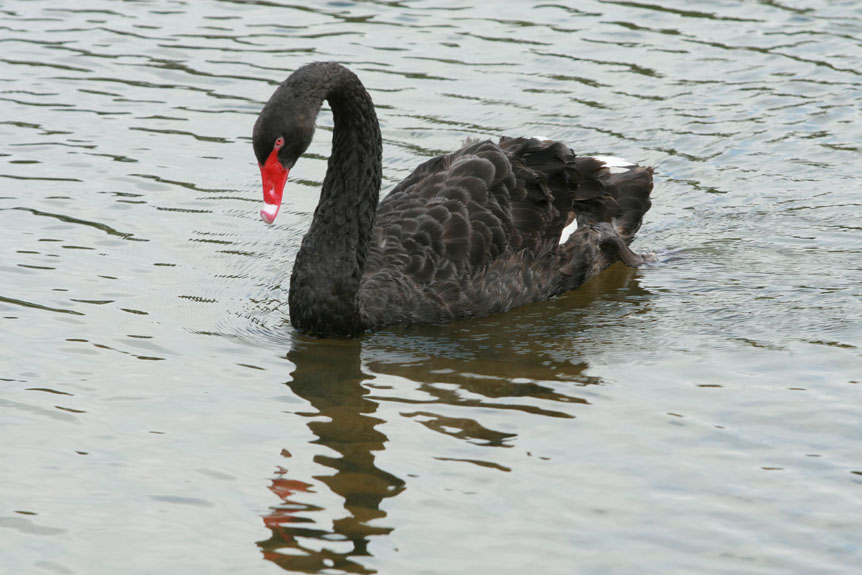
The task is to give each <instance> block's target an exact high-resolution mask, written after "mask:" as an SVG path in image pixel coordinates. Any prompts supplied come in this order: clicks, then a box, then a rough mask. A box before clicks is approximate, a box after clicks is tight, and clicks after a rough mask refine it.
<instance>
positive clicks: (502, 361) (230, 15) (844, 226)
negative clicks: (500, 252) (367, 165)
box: [0, 0, 862, 574]
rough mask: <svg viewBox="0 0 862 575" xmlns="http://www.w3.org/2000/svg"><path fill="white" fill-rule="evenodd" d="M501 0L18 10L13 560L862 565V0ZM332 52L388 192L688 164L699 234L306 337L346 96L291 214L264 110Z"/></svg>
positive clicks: (8, 507)
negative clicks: (295, 273)
mask: <svg viewBox="0 0 862 575" xmlns="http://www.w3.org/2000/svg"><path fill="white" fill-rule="evenodd" d="M476 4H479V6H476V7H464V3H460V2H452V1H448V0H429V1H424V0H423V1H420V0H417V1H413V2H408V1H405V2H379V1H378V2H371V1H369V2H346V1H345V2H335V1H333V2H328V3H306V4H295V5H292V4H279V3H277V2H261V3H244V2H230V1H223V2H216V1H200V2H181V1H167V0H165V1H162V2H116V1H114V2H110V1H98V0H82V1H81V2H78V3H75V8H69V7H68V6H72V4H59V3H56V2H39V1H36V2H23V1H16V0H13V1H11V2H4V3H3V5H2V6H0V112H2V114H0V338H2V347H0V361H2V366H0V390H2V391H0V413H2V416H0V437H2V442H0V457H2V461H3V465H2V466H0V556H2V565H3V567H2V569H0V570H4V572H7V571H6V570H8V572H9V573H87V574H101V573H117V572H124V573H152V572H156V571H157V570H158V571H165V572H172V573H193V572H194V573H203V572H207V573H265V572H266V573H280V572H284V571H287V572H294V573H299V572H308V573H318V572H319V573H373V572H380V573H495V574H496V573H524V572H541V573H574V572H577V573H597V574H598V573H602V574H604V573H694V572H700V573H734V574H735V573H848V572H852V571H853V569H855V568H858V565H859V564H860V561H862V535H860V534H862V513H860V511H862V447H860V446H862V401H860V400H862V397H860V395H862V393H860V392H862V352H860V348H862V321H860V318H862V233H860V232H862V200H860V178H859V177H858V170H859V166H860V142H862V112H860V102H862V78H860V75H862V72H860V70H862V40H860V38H862V8H860V7H859V4H858V3H857V2H855V1H844V2H841V1H830V2H802V1H799V0H782V1H781V2H777V1H767V0H763V1H759V2H755V1H747V2H742V1H739V2H732V1H724V2H712V1H710V2H706V1H701V2H688V1H682V0H671V1H670V2H661V3H660V4H659V3H651V2H641V1H631V2H630V1H616V2H614V1H607V2H596V1H591V0H587V1H584V2H553V1H551V2H541V1H539V2H515V1H512V2H482V3H476ZM62 6H67V7H62ZM319 59H334V60H339V61H342V62H344V63H346V64H347V65H349V66H350V67H351V68H352V69H353V70H355V71H356V72H357V73H358V74H359V75H360V77H361V78H362V79H363V81H364V82H365V83H366V85H367V86H368V88H369V90H370V92H371V94H372V97H373V98H374V100H375V102H376V104H377V106H378V113H379V116H380V120H381V124H382V130H383V134H384V140H385V149H384V163H385V170H386V175H385V186H386V189H388V188H390V187H391V186H392V185H394V183H395V182H397V181H398V180H399V179H400V178H402V177H404V176H405V175H406V174H407V173H408V172H409V171H410V169H411V168H412V166H414V165H416V164H417V163H419V162H420V161H422V160H423V158H425V157H428V156H431V155H434V154H437V153H439V152H443V151H448V150H451V149H454V148H455V147H457V145H458V144H459V142H460V141H461V140H462V139H464V138H465V137H468V136H474V137H485V136H493V137H496V136H499V135H502V134H511V135H518V134H541V135H545V136H548V137H552V138H555V139H560V140H565V141H567V142H569V143H570V144H571V145H572V147H573V148H575V150H576V151H579V152H583V153H610V154H615V155H621V156H624V157H626V158H629V159H631V160H635V161H638V162H641V163H645V164H649V165H653V166H655V168H656V171H657V177H656V183H657V185H656V191H655V193H654V207H653V209H652V211H650V212H649V214H648V215H647V218H646V221H645V224H644V227H643V229H642V232H641V234H640V237H639V239H638V240H637V241H636V243H635V247H636V248H637V249H639V250H641V251H654V252H657V253H659V254H660V255H661V259H662V262H663V263H661V264H660V265H656V266H652V267H649V268H645V269H640V270H631V269H627V268H623V267H621V266H618V267H614V268H611V269H610V270H608V271H607V272H606V273H605V274H603V275H602V276H601V277H599V278H598V279H596V280H595V281H592V282H590V283H588V284H587V285H585V286H584V287H583V288H582V289H580V290H578V291H575V292H572V293H570V294H567V295H566V296H564V297H561V298H559V299H557V300H554V301H551V302H546V303H542V304H536V305H531V306H527V307H524V308H521V309H518V310H515V311H513V312H511V313H508V314H504V315H500V316H496V317H492V318H488V319H485V320H480V321H473V322H463V323H458V324H454V325H450V326H444V327H422V328H413V329H401V330H391V331H385V332H381V333H378V334H374V335H369V336H366V337H364V338H362V339H361V340H359V341H341V342H331V341H314V340H309V339H306V338H303V337H301V336H298V335H296V334H294V333H293V332H292V331H291V329H290V326H289V324H288V321H287V305H286V291H287V283H286V278H287V277H288V273H289V269H290V266H291V265H292V261H293V258H294V256H295V253H296V250H297V247H298V243H299V240H300V238H301V237H302V234H303V233H304V231H305V229H306V228H307V225H308V223H309V219H310V214H311V212H312V210H313V209H314V205H315V203H316V201H317V190H318V188H319V186H320V182H321V181H322V179H323V174H324V171H325V157H326V155H327V153H328V147H329V143H328V132H329V130H330V128H331V117H330V116H328V115H327V114H326V113H324V114H323V115H322V116H321V117H320V119H319V126H320V127H321V129H320V130H318V133H317V140H316V141H315V142H314V144H313V145H312V148H311V150H310V152H311V154H310V156H306V157H305V158H304V159H303V160H301V162H300V163H299V164H298V165H297V167H296V168H295V169H294V170H293V171H292V177H293V176H296V179H295V180H293V181H292V183H290V184H289V185H288V192H287V197H286V202H285V206H284V208H283V210H282V215H281V216H280V218H279V222H278V224H277V225H275V226H272V227H267V226H265V225H264V224H262V223H261V222H260V221H259V220H258V216H257V208H258V202H259V200H260V191H259V181H258V169H257V166H256V165H255V161H254V157H253V154H252V151H251V143H250V133H251V126H252V124H253V122H254V119H255V117H256V114H257V111H258V110H259V109H260V107H261V105H262V104H263V102H264V101H265V100H266V99H267V98H268V97H269V94H270V93H271V91H272V89H273V87H274V86H275V85H276V83H277V82H279V81H280V80H282V79H283V78H284V77H285V76H286V75H287V74H288V73H289V71H291V70H293V69H295V68H297V67H299V66H300V65H302V64H303V63H306V62H309V61H312V60H319ZM280 568H281V569H280Z"/></svg>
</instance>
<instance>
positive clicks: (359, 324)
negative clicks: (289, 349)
mask: <svg viewBox="0 0 862 575" xmlns="http://www.w3.org/2000/svg"><path fill="white" fill-rule="evenodd" d="M311 76H312V77H313V78H315V80H316V81H317V82H319V84H318V86H317V87H318V89H317V90H314V91H313V92H312V93H313V94H314V96H313V97H314V98H317V102H310V105H311V107H313V110H314V112H313V113H315V114H316V111H317V110H318V109H319V108H320V104H321V103H322V100H324V99H325V100H327V101H328V102H329V105H330V108H331V109H332V116H333V121H334V124H335V129H334V132H333V135H332V154H331V155H330V157H329V165H328V168H327V171H326V177H325V178H324V180H323V188H322V190H321V193H320V203H319V204H318V206H317V209H316V210H315V211H314V218H313V220H312V222H311V227H310V228H309V230H308V233H307V234H306V236H305V238H303V240H302V246H301V247H300V250H299V253H298V254H297V257H296V262H295V263H294V266H293V273H292V274H291V278H290V296H289V299H290V318H291V323H292V324H293V326H294V327H296V328H298V329H300V330H303V331H307V332H309V333H311V334H314V335H323V336H336V337H337V336H352V335H357V334H358V333H361V332H362V331H363V330H364V329H365V326H364V323H363V321H362V317H361V314H360V310H359V303H358V300H357V292H358V291H359V283H360V280H361V279H362V272H363V270H364V269H365V258H366V255H367V253H368V242H369V239H370V236H371V231H372V228H373V226H374V217H375V213H376V209H377V201H378V196H379V193H380V179H381V165H382V159H381V151H382V143H381V138H380V126H379V125H378V123H377V115H376V114H375V112H374V104H373V103H372V101H371V97H370V96H369V95H368V92H366V91H365V88H364V87H363V86H362V83H361V82H360V81H359V79H358V78H357V77H356V76H355V75H354V74H353V73H352V72H350V71H348V70H347V69H346V68H343V67H341V66H337V65H326V64H324V65H322V69H321V71H320V72H319V73H318V74H314V75H311ZM312 77H310V78H309V79H308V81H312Z"/></svg>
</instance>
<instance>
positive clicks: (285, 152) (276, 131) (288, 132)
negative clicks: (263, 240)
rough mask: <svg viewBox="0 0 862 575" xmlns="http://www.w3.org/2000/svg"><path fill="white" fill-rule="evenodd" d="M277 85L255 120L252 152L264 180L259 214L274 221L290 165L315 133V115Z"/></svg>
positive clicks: (309, 142) (269, 221)
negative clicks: (261, 207) (309, 112)
mask: <svg viewBox="0 0 862 575" xmlns="http://www.w3.org/2000/svg"><path fill="white" fill-rule="evenodd" d="M283 88H284V85H282V86H280V87H279V88H278V89H277V90H276V91H275V93H274V94H273V95H272V97H271V98H270V99H269V102H267V103H266V105H265V106H264V107H263V110H261V112H260V115H259V116H258V118H257V121H256V122H255V124H254V132H253V134H252V141H253V144H254V155H255V156H256V157H257V163H258V166H259V167H260V177H261V180H262V182H263V203H264V205H263V209H261V211H260V217H261V218H262V219H263V221H265V222H266V223H268V224H271V223H272V222H274V221H275V217H276V216H277V215H278V210H279V208H280V207H281V198H282V195H283V194H284V184H285V183H286V182H287V175H288V173H289V172H290V169H291V168H292V167H293V165H294V164H295V163H296V161H297V160H298V159H299V156H301V155H302V154H303V152H305V150H306V149H307V148H308V146H309V144H311V138H312V136H313V135H314V117H315V116H316V114H313V115H312V114H308V113H307V112H306V111H305V110H303V109H302V106H297V105H296V99H295V98H293V97H292V94H290V93H289V92H286V91H285V90H284V89H283Z"/></svg>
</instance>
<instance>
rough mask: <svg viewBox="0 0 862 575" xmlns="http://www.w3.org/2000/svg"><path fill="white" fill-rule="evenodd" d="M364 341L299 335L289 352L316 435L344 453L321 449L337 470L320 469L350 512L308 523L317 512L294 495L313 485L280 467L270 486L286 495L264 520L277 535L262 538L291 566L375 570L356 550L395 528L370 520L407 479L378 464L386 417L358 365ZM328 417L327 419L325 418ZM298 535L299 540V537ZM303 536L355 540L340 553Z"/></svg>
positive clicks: (269, 553) (268, 553) (296, 388)
mask: <svg viewBox="0 0 862 575" xmlns="http://www.w3.org/2000/svg"><path fill="white" fill-rule="evenodd" d="M360 349H361V348H360V342H359V341H357V340H345V341H331V340H330V341H317V340H310V339H306V338H303V337H301V336H297V337H295V338H294V341H293V346H292V348H291V350H290V352H289V353H288V355H287V357H288V359H289V360H291V361H292V362H293V364H294V365H295V366H296V370H295V371H294V372H293V374H292V379H291V381H290V382H288V384H287V385H288V386H290V389H291V390H292V391H293V392H294V393H295V394H296V395H297V396H299V397H301V398H303V399H305V400H306V401H308V402H309V403H310V404H311V405H312V406H313V407H314V408H315V409H316V410H317V413H313V414H310V415H312V416H314V417H315V419H314V421H310V422H309V423H308V427H309V429H311V431H312V432H313V433H314V434H315V435H316V436H317V439H316V440H315V441H314V442H313V443H315V444H318V445H322V446H325V447H328V448H329V449H332V450H334V451H335V452H336V453H337V454H338V455H337V456H334V457H333V456H330V455H322V454H319V455H317V456H316V457H315V458H314V461H315V462H316V463H319V464H321V465H324V466H326V467H329V468H331V469H333V470H334V471H335V473H334V474H332V475H324V476H317V477H315V479H317V480H319V481H321V482H323V483H324V484H325V485H326V486H327V487H328V488H329V489H330V490H331V491H332V492H333V493H336V494H338V495H339V496H341V497H342V498H343V500H344V508H345V510H346V511H347V512H348V515H347V516H346V517H342V518H340V519H337V520H336V521H334V523H333V526H332V531H331V532H330V531H326V530H322V529H316V528H314V527H311V526H309V523H312V522H313V520H312V519H310V518H308V517H306V516H299V515H297V513H298V512H310V511H311V512H313V511H314V510H315V509H314V508H313V507H310V506H308V505H304V504H299V503H297V502H295V501H292V496H293V495H294V494H295V493H296V492H297V491H307V490H309V488H310V485H309V484H307V483H304V482H302V481H297V480H295V479H292V478H290V476H289V470H283V471H282V472H280V475H281V477H280V478H278V479H275V480H273V484H272V487H271V489H272V490H273V492H275V493H276V494H277V495H278V496H279V497H280V498H281V499H282V501H284V505H283V506H280V507H279V508H278V509H276V510H274V511H273V512H272V513H270V514H269V515H268V516H267V517H265V518H264V522H265V523H266V525H267V527H269V528H270V529H271V530H272V538H271V539H269V540H267V541H263V542H260V543H258V544H259V545H260V547H261V548H262V549H263V550H264V555H265V557H266V558H267V559H269V560H271V561H273V562H275V563H277V564H278V565H280V566H281V567H283V568H284V569H286V570H287V571H290V572H301V573H316V572H319V571H322V570H327V569H333V570H335V571H338V572H345V573H370V572H371V571H368V570H366V569H365V568H363V567H362V565H360V564H359V563H357V562H356V561H355V560H354V559H353V557H358V556H363V555H368V549H367V547H368V542H369V537H372V536H375V535H385V534H387V533H389V532H390V531H391V529H390V528H386V527H380V526H372V525H370V523H371V521H372V520H375V519H381V518H383V517H385V515H386V514H385V513H384V512H383V511H382V510H381V509H380V502H381V501H382V500H384V499H386V498H387V497H392V496H394V495H397V494H398V493H400V492H401V490H402V489H403V488H404V481H403V480H401V479H399V478H398V477H395V476H394V475H392V474H391V473H387V472H385V471H383V470H381V469H379V468H378V467H377V466H376V465H375V463H374V452H375V451H380V450H382V449H383V446H384V443H385V442H386V440H387V438H386V436H385V435H384V434H383V433H381V432H380V431H378V430H376V429H375V426H377V424H379V423H382V420H380V419H378V418H375V417H373V416H372V415H371V414H373V413H374V412H375V411H376V410H377V403H376V402H374V401H370V400H368V399H367V397H366V396H367V395H368V393H369V392H368V390H367V389H366V388H364V387H363V386H362V385H361V383H362V381H363V380H364V379H367V375H366V374H364V373H363V372H362V369H361V366H360V358H359V353H360ZM319 416H324V417H325V418H326V420H320V419H319ZM298 538H300V539H298ZM301 538H312V539H317V540H319V541H320V542H330V543H334V542H341V543H340V544H339V545H341V544H343V543H344V542H350V543H351V544H352V549H350V550H349V551H347V552H342V553H337V552H333V551H331V550H329V549H327V548H326V547H324V548H322V549H316V548H310V547H306V546H304V545H303V543H302V542H301Z"/></svg>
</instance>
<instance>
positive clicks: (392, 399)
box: [259, 266, 651, 573]
mask: <svg viewBox="0 0 862 575" xmlns="http://www.w3.org/2000/svg"><path fill="white" fill-rule="evenodd" d="M650 296H651V294H650V293H649V292H648V291H647V290H645V289H643V288H642V287H641V286H640V285H639V283H638V281H637V272H636V271H635V270H632V269H630V268H626V267H623V266H614V267H612V268H611V269H609V270H607V271H606V272H605V273H603V274H601V276H599V277H598V278H595V279H594V280H591V281H590V282H588V283H587V284H585V285H584V286H583V287H582V288H581V289H579V290H576V291H574V292H571V293H570V294H567V295H566V296H564V297H563V298H560V299H558V300H554V301H550V302H543V303H540V304H536V305H533V306H525V307H523V308H520V309H517V310H514V311H512V312H509V313H506V314H502V315H499V316H493V317H490V318H484V319H481V320H476V321H469V322H461V323H459V324H452V325H447V326H438V327H433V326H431V327H429V326H424V327H416V328H411V329H403V330H390V331H386V332H380V333H376V334H372V335H369V336H367V337H365V338H363V339H361V340H313V339H308V338H304V337H302V336H294V337H293V339H292V347H291V350H290V352H289V353H288V354H287V358H288V359H289V360H290V361H291V362H293V364H294V365H295V366H296V368H295V371H294V372H293V373H292V376H291V381H290V382H288V384H287V385H288V386H289V387H290V389H291V390H292V391H293V393H294V394H296V395H297V396H299V397H301V398H303V399H304V400H305V401H307V402H308V403H309V404H310V405H311V407H313V408H314V411H312V410H309V411H310V413H308V414H307V415H309V416H310V417H312V418H313V419H312V420H310V421H309V422H308V427H309V429H310V430H311V431H312V432H313V433H314V435H315V436H316V439H315V440H314V442H313V443H315V444H317V445H320V446H323V447H326V448H329V449H321V450H320V453H319V454H318V455H316V456H315V458H314V461H315V462H316V463H318V464H320V465H324V466H326V467H328V468H330V469H332V470H334V474H330V475H325V476H316V477H314V479H315V480H318V481H320V482H322V483H323V484H325V485H326V486H327V487H328V488H329V489H330V490H331V491H332V492H333V493H335V494H337V495H338V496H340V497H341V498H342V499H343V501H344V510H345V511H346V512H347V513H346V516H344V517H342V518H341V519H338V520H336V521H335V522H334V523H333V525H332V529H331V530H330V529H322V528H320V527H319V522H315V520H314V514H315V513H320V512H321V511H322V509H321V508H320V507H315V506H312V505H309V504H307V503H301V502H299V501H297V500H296V498H295V495H296V494H297V493H298V492H306V491H311V488H312V485H311V484H309V483H306V482H304V481H302V480H301V479H300V478H297V477H291V475H290V470H289V469H286V470H285V469H281V470H280V471H279V473H278V475H279V477H278V478H277V479H275V480H273V484H272V487H271V489H272V491H273V492H275V493H276V494H277V495H278V496H279V497H280V498H281V499H282V501H283V504H282V505H280V506H278V508H276V509H275V510H274V511H273V512H271V513H270V514H269V515H268V516H267V517H265V518H264V521H265V523H266V525H267V527H269V528H270V529H271V530H272V537H271V538H270V539H269V540H267V541H263V542H260V543H259V545H260V547H261V548H262V549H263V550H264V554H265V557H266V558H267V559H269V560H271V561H273V562H275V563H277V564H278V565H280V566H281V567H283V568H284V569H285V570H287V571H289V572H295V573H318V572H327V573H334V572H341V573H371V572H373V570H370V569H369V568H368V567H366V566H365V565H363V562H362V560H361V558H362V557H363V556H368V555H369V554H370V552H369V544H370V543H371V538H372V537H375V536H385V535H387V534H388V533H390V532H391V531H392V530H393V529H394V526H392V527H387V526H386V522H385V516H386V513H385V512H384V511H383V510H382V509H381V504H382V502H383V501H384V500H385V499H387V498H389V497H393V496H396V495H398V494H399V493H401V492H402V491H403V490H404V488H405V481H404V480H402V479H401V478H399V477H396V476H394V475H393V474H391V473H388V472H386V471H384V470H382V469H380V468H378V467H377V466H376V464H375V452H378V451H381V450H383V449H384V448H385V443H386V442H387V441H388V440H389V438H387V437H386V436H385V435H384V434H383V433H382V432H380V431H379V430H377V429H376V427H377V425H378V424H380V423H383V419H380V418H379V417H375V416H374V414H375V413H376V412H377V411H378V409H379V408H381V405H383V406H386V404H388V403H393V404H396V405H399V406H400V407H398V408H397V412H398V415H399V416H400V417H406V418H410V419H412V420H414V421H416V422H417V423H419V424H421V425H422V426H424V428H426V429H428V430H431V431H434V432H437V433H442V434H445V435H448V436H451V437H456V438H458V439H461V440H463V441H467V442H470V443H472V444H474V445H479V446H483V447H496V448H501V447H502V448H505V447H510V446H511V445H513V443H514V442H515V441H516V439H517V437H516V435H515V434H514V433H511V432H506V431H502V430H497V429H493V428H491V427H488V426H487V425H483V424H482V423H480V422H479V421H476V419H475V418H477V417H478V416H481V414H482V413H483V410H485V409H488V410H489V411H488V413H491V412H497V413H499V412H500V410H510V411H513V412H519V413H521V414H529V416H541V417H562V418H571V417H575V416H574V415H573V411H574V410H577V409H582V408H583V406H584V405H585V404H587V403H588V402H587V401H586V400H585V399H583V398H581V397H578V395H577V390H578V389H582V387H583V386H585V385H594V384H600V383H601V381H600V380H599V379H598V378H596V377H594V376H591V375H590V374H589V373H588V368H589V364H588V363H587V361H586V360H585V358H587V357H591V356H592V355H593V354H594V353H595V352H596V351H597V350H598V349H599V348H600V347H601V346H602V345H606V341H608V340H609V339H612V338H614V337H615V336H616V335H619V334H620V330H625V329H626V327H627V326H630V325H631V323H630V322H631V321H632V320H631V318H630V316H631V315H632V314H637V313H642V312H644V311H645V310H647V309H648V308H649V299H650ZM596 332H598V333H601V334H602V337H603V338H604V339H603V340H598V339H596V338H595V337H594V335H593V334H594V333H596ZM376 375H383V376H395V377H394V380H395V381H401V382H404V387H405V389H402V388H401V386H397V387H398V388H395V386H386V385H381V384H380V382H381V381H385V380H386V377H383V378H376V380H377V381H375V382H374V383H372V382H371V380H373V379H375V376H376ZM390 379H392V378H391V377H390ZM411 386H412V387H411ZM387 388H388V389H387ZM407 388H409V389H407ZM404 405H409V406H410V407H409V408H407V409H404ZM453 407H455V408H466V409H463V410H461V409H456V410H455V411H456V412H458V413H459V414H460V413H461V412H463V413H464V414H466V415H470V416H471V417H460V416H459V417H453V416H452V415H451V413H452V409H451V408H453ZM381 411H383V410H381ZM320 416H323V418H321V417H320ZM329 450H333V451H332V452H334V454H335V455H334V456H333V455H329V454H327V455H324V454H323V453H327V452H329ZM489 453H490V452H489ZM429 456H430V454H429ZM435 459H436V460H440V461H446V460H449V459H450V458H448V457H435ZM287 461H290V460H289V459H288V460H287ZM461 461H464V460H461ZM469 462H470V463H474V464H477V465H481V466H484V467H491V468H495V469H498V470H500V471H502V472H508V471H509V469H508V468H507V467H505V466H503V465H499V464H497V463H495V462H493V461H488V460H485V459H483V460H477V459H471V460H469ZM302 499H303V500H304V501H307V500H308V496H307V495H306V496H304V497H302ZM330 511H332V510H330ZM331 514H332V513H330V515H331ZM372 523H373V525H372ZM333 547H335V548H338V549H342V551H341V552H336V551H332V550H331V548H333ZM345 547H347V550H346V551H343V549H344V548H345Z"/></svg>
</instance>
